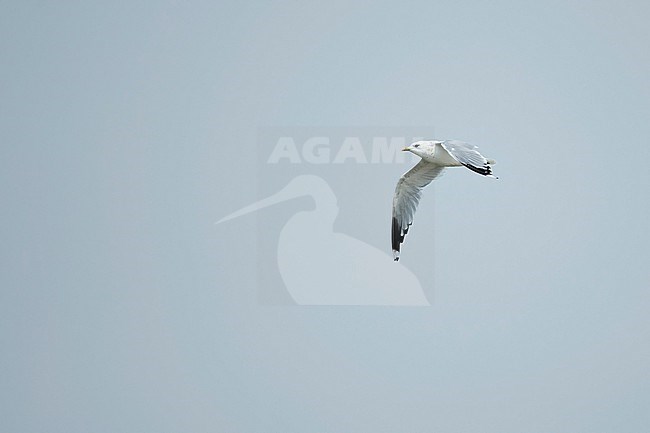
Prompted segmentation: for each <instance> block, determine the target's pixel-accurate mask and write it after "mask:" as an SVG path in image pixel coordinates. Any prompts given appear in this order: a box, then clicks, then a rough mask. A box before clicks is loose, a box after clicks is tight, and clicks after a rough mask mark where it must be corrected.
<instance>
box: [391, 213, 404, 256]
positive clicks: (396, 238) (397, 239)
mask: <svg viewBox="0 0 650 433" xmlns="http://www.w3.org/2000/svg"><path fill="white" fill-rule="evenodd" d="M403 241H404V235H403V234H402V229H401V227H400V226H399V224H398V223H397V218H393V225H392V229H391V246H392V247H393V251H394V252H395V253H397V254H399V248H400V244H401V243H402V242H403Z"/></svg>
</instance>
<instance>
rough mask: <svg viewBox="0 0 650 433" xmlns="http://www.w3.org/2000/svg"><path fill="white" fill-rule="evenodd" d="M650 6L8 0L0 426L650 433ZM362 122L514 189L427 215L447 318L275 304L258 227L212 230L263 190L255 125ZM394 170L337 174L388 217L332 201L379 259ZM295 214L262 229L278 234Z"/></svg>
mask: <svg viewBox="0 0 650 433" xmlns="http://www.w3.org/2000/svg"><path fill="white" fill-rule="evenodd" d="M648 18H650V9H649V7H648V5H647V4H645V3H643V2H613V1H598V2H577V1H576V2H555V1H552V2H541V3H540V2H514V1H513V2H507V1H500V2H491V3H486V2H451V1H449V2H413V3H409V4H408V5H407V4H397V3H394V2H385V3H384V2H369V1H367V2H354V3H352V4H351V3H350V2H348V1H341V2H320V3H314V2H264V3H259V4H258V3H252V2H249V3H245V4H240V2H192V3H189V2H180V1H161V2H145V1H143V2H131V3H129V5H126V6H120V5H117V4H109V3H105V4H99V3H97V2H92V3H88V2H58V3H53V2H49V3H48V2H27V1H13V2H12V1H5V2H2V4H1V5H0V62H1V64H2V68H0V100H1V101H2V103H0V143H1V145H0V164H1V169H0V177H1V180H2V181H1V182H0V191H1V197H2V201H3V205H2V211H1V213H0V215H1V216H0V230H1V232H0V233H1V238H0V245H2V248H1V249H0V254H1V256H0V263H1V265H0V266H1V267H2V271H1V273H0V344H1V347H2V356H1V357H0V375H1V376H0V379H1V381H0V383H1V386H0V430H2V431H10V432H16V433H22V432H38V431H47V432H62V433H63V432H65V433H73V432H84V433H85V432H107V433H108V432H110V433H115V432H138V433H140V432H156V433H159V432H245V433H248V432H251V433H253V432H255V433H259V432H280V431H281V432H296V433H297V432H315V431H317V432H332V433H334V432H344V431H350V432H373V433H377V432H395V431H404V432H424V431H444V432H464V433H465V432H481V433H488V432H499V433H504V432H512V433H522V432H526V433H528V432H531V433H533V432H539V433H546V432H571V433H579V432H585V433H587V432H588V433H594V432H617V433H627V432H629V433H637V432H640V431H645V430H648V428H650V415H649V412H648V411H647V407H648V406H650V371H649V370H648V367H647V365H648V360H649V359H650V347H649V345H648V341H649V339H650V315H648V311H649V310H650V268H649V267H648V262H649V261H650V260H649V259H650V247H649V246H648V245H650V230H648V222H647V217H648V214H649V212H650V206H649V204H650V203H649V199H648V197H649V194H648V193H649V191H648V187H649V185H650V174H649V172H648V170H647V169H645V164H646V161H648V160H650V146H648V137H649V136H650V123H649V122H648V119H649V118H650V102H649V101H650V54H649V53H650V50H648V43H649V41H650V29H649V28H648V26H647V21H648ZM373 125H377V126H385V127H391V128H404V129H408V127H412V126H414V125H419V126H421V125H425V126H426V125H431V126H432V129H435V135H436V137H431V138H453V139H461V140H465V141H468V142H471V143H476V144H478V145H480V146H481V150H482V151H484V152H485V153H486V154H487V155H489V156H490V157H493V158H495V159H496V160H497V161H498V164H497V166H496V167H495V171H496V173H497V174H498V175H499V176H500V180H499V181H497V183H494V182H487V181H485V179H482V178H480V177H479V176H476V175H473V174H472V173H469V172H468V173H465V172H460V171H454V172H452V173H448V174H446V175H445V176H444V177H443V178H441V179H440V180H439V181H436V185H435V186H434V187H433V189H432V191H430V192H432V194H431V195H429V196H428V197H425V199H423V202H422V205H421V207H420V209H419V210H418V214H417V215H416V218H419V219H418V220H417V222H416V224H417V225H414V229H413V233H412V234H410V235H409V238H408V239H407V242H406V244H405V247H404V253H403V256H402V257H403V260H406V259H407V258H408V266H409V268H410V269H411V270H413V272H415V273H417V274H418V276H419V277H420V280H421V282H422V283H423V285H426V286H427V287H429V289H430V290H433V289H431V288H432V287H434V286H435V290H434V293H435V296H434V298H433V299H432V301H433V306H432V307H428V308H390V307H384V308H376V307H365V308H358V307H298V306H284V305H282V306H269V305H263V304H260V303H259V302H258V292H259V290H258V289H259V287H258V286H257V281H256V273H255V272H254V270H255V268H256V267H257V266H258V258H257V255H258V253H260V252H262V253H263V252H265V251H266V250H264V249H261V248H260V244H259V241H258V239H257V238H256V224H257V223H256V219H255V217H251V218H248V219H245V218H243V219H240V220H238V221H237V223H236V224H234V225H230V226H215V225H214V224H213V222H214V221H216V220H218V219H219V218H221V217H222V216H224V215H226V214H228V213H230V212H232V211H234V210H236V209H238V208H241V207H242V206H245V205H247V204H249V203H251V202H253V201H255V200H256V199H257V198H259V197H258V191H257V189H258V185H265V182H264V180H263V179H262V180H261V181H260V179H258V178H257V175H259V173H258V172H257V171H259V166H258V164H257V160H258V157H259V156H260V154H261V152H264V151H265V149H263V148H260V146H259V145H258V143H259V141H258V139H259V137H258V132H259V131H260V128H264V127H269V126H271V127H273V126H283V127H296V128H298V127H300V126H308V127H320V128H323V127H328V126H332V127H367V126H373ZM405 168H406V166H401V165H386V166H380V167H375V168H373V167H370V166H364V167H362V170H364V172H363V175H360V174H359V172H357V171H355V170H354V166H352V167H347V168H346V169H343V170H341V171H340V172H338V173H341V177H339V178H338V179H337V180H336V182H332V183H333V185H332V187H333V188H334V189H335V190H337V189H336V188H337V182H338V184H339V185H338V187H339V188H340V186H341V185H345V184H348V185H354V184H355V182H358V180H359V178H363V179H364V180H365V182H366V184H365V185H364V188H365V191H366V192H367V195H366V199H367V205H364V206H367V207H364V212H367V213H368V214H369V215H371V216H372V215H373V214H376V215H377V217H376V218H371V217H370V218H365V221H364V224H359V222H358V219H357V218H355V217H357V216H358V214H359V209H357V208H355V206H354V203H352V202H351V201H350V200H349V199H348V198H347V197H348V196H342V197H340V201H341V202H340V203H339V206H340V213H339V215H338V219H337V222H336V223H335V228H336V229H337V230H339V231H341V232H344V233H347V234H348V235H353V236H356V237H358V238H359V239H362V240H363V241H365V242H367V243H369V244H371V245H373V246H375V247H377V248H386V250H387V253H388V254H389V253H390V251H389V248H390V245H389V243H388V242H389V236H388V230H389V226H388V224H387V222H388V220H387V219H386V214H384V213H382V212H384V211H385V207H384V203H386V206H389V203H390V200H391V195H392V189H393V188H394V185H395V182H396V180H397V178H398V177H399V175H400V174H401V173H402V172H403V171H404V169H405ZM243 170H251V171H252V172H253V173H255V175H254V176H253V178H247V179H245V181H244V182H241V183H239V182H237V181H236V179H237V177H238V176H240V174H241V173H242V171H243ZM256 170H257V171H256ZM284 183H286V181H285V179H284V178H281V177H278V178H272V179H269V184H274V185H275V184H278V185H282V184H284ZM269 188H270V187H269ZM338 191H340V189H339V190H338ZM459 191H464V192H468V191H469V192H471V196H468V195H467V194H463V195H460V194H459ZM267 192H268V191H267ZM427 198H429V199H428V200H427ZM346 200H347V201H346ZM305 206H307V207H308V206H309V205H308V204H307V202H306V201H299V200H298V201H294V202H291V203H287V204H286V206H285V207H283V206H280V207H276V208H274V209H272V210H269V211H268V213H266V214H263V215H262V217H263V216H264V215H266V216H268V217H269V221H270V222H269V224H270V228H269V230H277V232H278V233H279V230H280V228H281V226H279V225H278V224H280V223H281V221H282V218H285V219H286V217H287V215H290V214H291V212H293V211H295V210H298V209H301V208H303V207H305ZM427 216H428V218H430V219H432V220H433V221H434V224H431V225H427V224H423V222H424V221H426V219H425V218H427ZM273 224H275V225H273ZM469 229H471V230H472V232H471V233H470V231H469ZM476 230H480V231H481V232H483V234H482V236H481V240H482V241H481V242H480V243H476V242H475V237H474V236H473V235H472V233H475V231H476ZM429 236H431V237H429ZM431 238H433V239H435V247H434V251H433V258H434V260H433V262H434V265H433V268H431V266H430V265H431V260H429V259H428V256H427V255H426V254H427V253H428V252H430V248H429V244H428V243H427V239H431ZM269 260H271V261H272V260H274V258H269Z"/></svg>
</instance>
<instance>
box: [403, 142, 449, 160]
mask: <svg viewBox="0 0 650 433" xmlns="http://www.w3.org/2000/svg"><path fill="white" fill-rule="evenodd" d="M439 143H442V141H435V140H431V141H416V142H415V143H412V144H410V145H408V146H406V147H405V148H404V149H402V151H404V152H411V153H413V154H415V155H417V156H419V157H420V158H426V157H433V156H434V155H435V153H436V144H439Z"/></svg>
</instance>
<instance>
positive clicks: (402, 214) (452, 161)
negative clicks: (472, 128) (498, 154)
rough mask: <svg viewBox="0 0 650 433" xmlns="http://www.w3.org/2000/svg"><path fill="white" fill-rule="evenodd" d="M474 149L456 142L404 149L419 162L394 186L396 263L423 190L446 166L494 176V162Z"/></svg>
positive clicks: (438, 142) (447, 141)
mask: <svg viewBox="0 0 650 433" xmlns="http://www.w3.org/2000/svg"><path fill="white" fill-rule="evenodd" d="M477 149H478V147H477V146H473V145H471V144H468V143H465V142H462V141H457V140H445V141H437V140H432V141H417V142H415V143H413V144H411V145H410V146H408V147H405V148H404V149H403V150H405V151H409V152H412V153H414V154H415V155H417V156H419V157H420V158H422V160H421V161H420V162H418V163H417V164H416V165H415V166H414V167H413V168H412V169H410V170H409V171H408V172H406V173H405V174H404V175H403V176H402V177H401V178H400V180H399V181H398V182H397V186H396V187H395V195H394V196H393V218H392V228H391V241H392V247H393V258H394V260H395V261H397V260H399V253H400V245H401V244H402V242H404V236H406V234H407V233H408V229H409V227H410V226H411V224H413V217H414V215H415V210H416V208H417V206H418V203H419V201H420V197H421V195H422V189H423V188H424V187H425V186H427V185H428V184H429V183H431V181H432V180H433V179H435V178H436V177H438V176H439V175H440V173H442V171H443V170H444V169H445V167H460V166H465V167H467V168H469V169H470V170H472V171H473V172H475V173H478V174H481V175H483V176H488V177H495V176H494V175H492V167H490V165H492V164H494V163H495V162H494V161H493V160H490V159H487V158H485V157H484V156H483V155H481V154H480V153H479V152H478V150H477Z"/></svg>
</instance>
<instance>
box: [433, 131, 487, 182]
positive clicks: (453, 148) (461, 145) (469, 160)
mask: <svg viewBox="0 0 650 433" xmlns="http://www.w3.org/2000/svg"><path fill="white" fill-rule="evenodd" d="M440 144H441V146H442V147H443V148H444V149H445V150H446V151H447V153H449V155H451V157H452V158H454V159H455V160H456V161H458V162H460V163H461V164H463V165H464V166H465V167H467V168H469V169H470V170H472V171H474V172H476V173H478V174H482V175H483V176H491V177H495V176H494V175H493V174H492V167H490V164H494V161H490V160H488V159H487V158H486V157H484V156H483V155H481V154H480V153H479V151H478V150H477V149H478V146H474V145H471V144H469V143H465V142H464V141H458V140H446V141H443V142H442V143H440Z"/></svg>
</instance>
